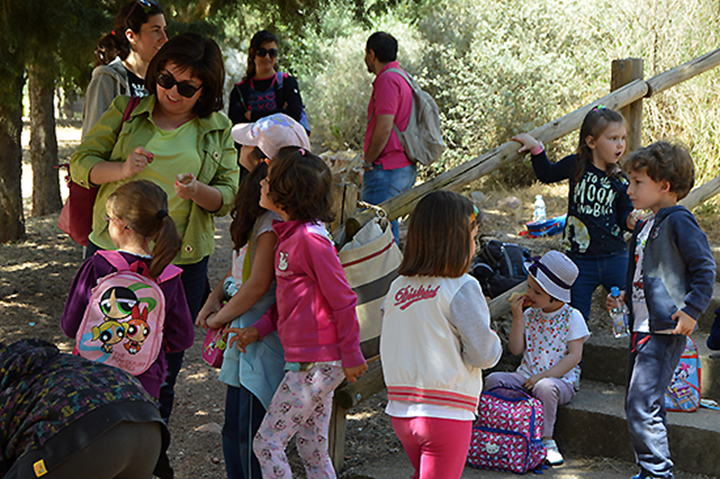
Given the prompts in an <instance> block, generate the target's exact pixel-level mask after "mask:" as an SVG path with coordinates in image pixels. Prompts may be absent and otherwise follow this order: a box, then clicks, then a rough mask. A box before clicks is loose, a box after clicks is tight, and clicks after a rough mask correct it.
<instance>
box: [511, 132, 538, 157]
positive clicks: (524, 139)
mask: <svg viewBox="0 0 720 479" xmlns="http://www.w3.org/2000/svg"><path fill="white" fill-rule="evenodd" d="M510 141H517V142H518V143H520V144H522V147H521V148H520V149H519V150H518V153H524V152H526V151H530V150H532V149H533V148H535V147H536V146H538V145H539V144H540V143H539V142H538V141H537V140H536V139H535V138H533V137H532V136H530V135H528V134H527V133H520V134H519V135H515V136H513V137H512V138H510Z"/></svg>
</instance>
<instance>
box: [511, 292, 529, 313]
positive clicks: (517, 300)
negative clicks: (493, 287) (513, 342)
mask: <svg viewBox="0 0 720 479" xmlns="http://www.w3.org/2000/svg"><path fill="white" fill-rule="evenodd" d="M527 299H528V297H527V295H525V294H518V293H515V294H513V296H512V297H511V298H510V310H511V311H512V314H513V317H514V318H515V317H522V314H523V306H525V301H526V300H527Z"/></svg>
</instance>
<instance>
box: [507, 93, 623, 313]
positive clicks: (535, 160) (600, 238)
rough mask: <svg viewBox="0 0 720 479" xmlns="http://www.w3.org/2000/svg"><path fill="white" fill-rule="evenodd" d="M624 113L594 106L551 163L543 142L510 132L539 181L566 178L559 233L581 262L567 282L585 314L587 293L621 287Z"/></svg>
mask: <svg viewBox="0 0 720 479" xmlns="http://www.w3.org/2000/svg"><path fill="white" fill-rule="evenodd" d="M625 136H626V129H625V119H624V118H623V116H622V115H621V114H620V113H618V112H617V111H615V110H611V109H609V108H605V107H603V106H598V107H595V108H593V109H592V110H591V111H590V113H588V114H587V116H586V117H585V119H584V120H583V124H582V126H581V128H580V138H579V142H578V148H577V152H576V153H575V154H572V155H569V156H566V157H565V158H563V159H562V160H560V161H558V162H556V163H550V161H549V160H548V157H547V155H546V154H545V149H544V147H543V144H542V143H541V142H539V141H538V140H536V139H535V138H533V137H532V136H530V135H528V134H527V133H521V134H519V135H516V136H514V137H512V138H511V140H514V141H517V142H519V143H521V144H522V148H520V149H519V150H518V152H519V153H522V152H526V151H529V152H530V153H531V154H532V165H533V170H535V175H536V176H537V178H538V179H539V180H540V181H542V182H543V183H555V182H558V181H562V180H565V179H568V180H570V191H569V194H568V214H567V222H566V224H565V231H564V234H563V249H564V250H565V253H566V254H567V255H568V256H569V257H570V258H571V259H572V260H573V261H574V262H575V264H576V265H577V266H578V267H579V268H580V275H579V277H578V279H577V281H575V284H573V286H572V301H571V303H570V304H571V305H572V306H573V307H575V308H577V309H579V310H580V312H582V314H583V316H585V318H588V317H589V314H590V306H591V303H592V294H593V292H594V291H595V288H597V287H598V285H603V286H604V287H605V289H606V290H608V291H610V288H611V287H613V286H617V287H619V288H620V289H623V288H624V287H625V271H626V269H627V261H628V258H627V243H626V242H625V239H624V238H623V231H632V229H633V227H634V225H635V221H634V218H633V217H632V216H631V215H630V213H631V212H632V210H633V205H632V202H631V201H630V198H629V197H628V195H627V186H628V182H627V179H626V178H625V177H624V176H623V174H622V172H621V170H620V166H619V165H618V161H619V160H620V157H621V156H622V155H623V153H624V152H625Z"/></svg>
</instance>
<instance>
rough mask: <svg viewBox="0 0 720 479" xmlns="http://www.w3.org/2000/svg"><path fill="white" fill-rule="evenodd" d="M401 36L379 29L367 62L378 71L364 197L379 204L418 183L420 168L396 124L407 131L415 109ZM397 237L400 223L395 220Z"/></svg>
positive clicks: (369, 43)
mask: <svg viewBox="0 0 720 479" xmlns="http://www.w3.org/2000/svg"><path fill="white" fill-rule="evenodd" d="M397 49H398V43H397V40H396V39H395V38H394V37H393V36H392V35H390V34H389V33H385V32H375V33H373V34H372V35H370V38H368V41H367V46H366V48H365V65H367V68H368V71H369V72H370V73H373V74H375V76H376V78H375V81H374V82H373V92H372V97H371V98H370V105H369V106H368V125H367V130H366V131H365V147H364V151H365V165H364V168H365V174H364V175H363V188H362V193H361V195H360V196H361V198H362V200H363V201H367V202H368V203H371V204H374V205H378V204H380V203H382V202H383V201H386V200H389V199H390V198H392V197H393V196H396V195H398V194H400V193H402V192H403V191H406V190H409V189H410V188H412V187H413V185H414V184H415V179H416V177H417V168H416V166H415V163H413V162H411V161H410V160H409V159H408V157H407V156H406V155H405V149H404V148H403V147H402V145H401V144H400V139H399V138H398V137H397V135H396V134H395V131H393V126H396V127H397V129H398V130H400V131H405V128H406V127H407V124H408V120H409V119H410V110H412V101H413V100H412V89H411V88H410V85H408V83H407V82H406V81H405V79H404V78H403V77H402V76H401V75H400V74H399V73H397V72H394V71H387V70H389V69H391V68H397V69H399V68H400V65H399V64H398V62H397V61H396V58H397ZM392 229H393V234H394V235H395V241H398V223H397V221H393V222H392Z"/></svg>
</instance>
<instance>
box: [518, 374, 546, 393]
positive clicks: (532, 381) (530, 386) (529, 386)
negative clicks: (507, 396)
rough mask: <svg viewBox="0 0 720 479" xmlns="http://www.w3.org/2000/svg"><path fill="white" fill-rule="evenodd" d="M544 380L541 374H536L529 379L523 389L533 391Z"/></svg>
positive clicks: (524, 383)
mask: <svg viewBox="0 0 720 479" xmlns="http://www.w3.org/2000/svg"><path fill="white" fill-rule="evenodd" d="M541 379H542V376H541V375H540V374H536V375H535V376H530V377H529V378H527V379H526V380H525V381H524V382H523V384H522V387H524V388H525V389H527V390H528V391H532V390H533V388H534V387H535V385H536V384H537V383H538V381H540V380H541Z"/></svg>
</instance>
